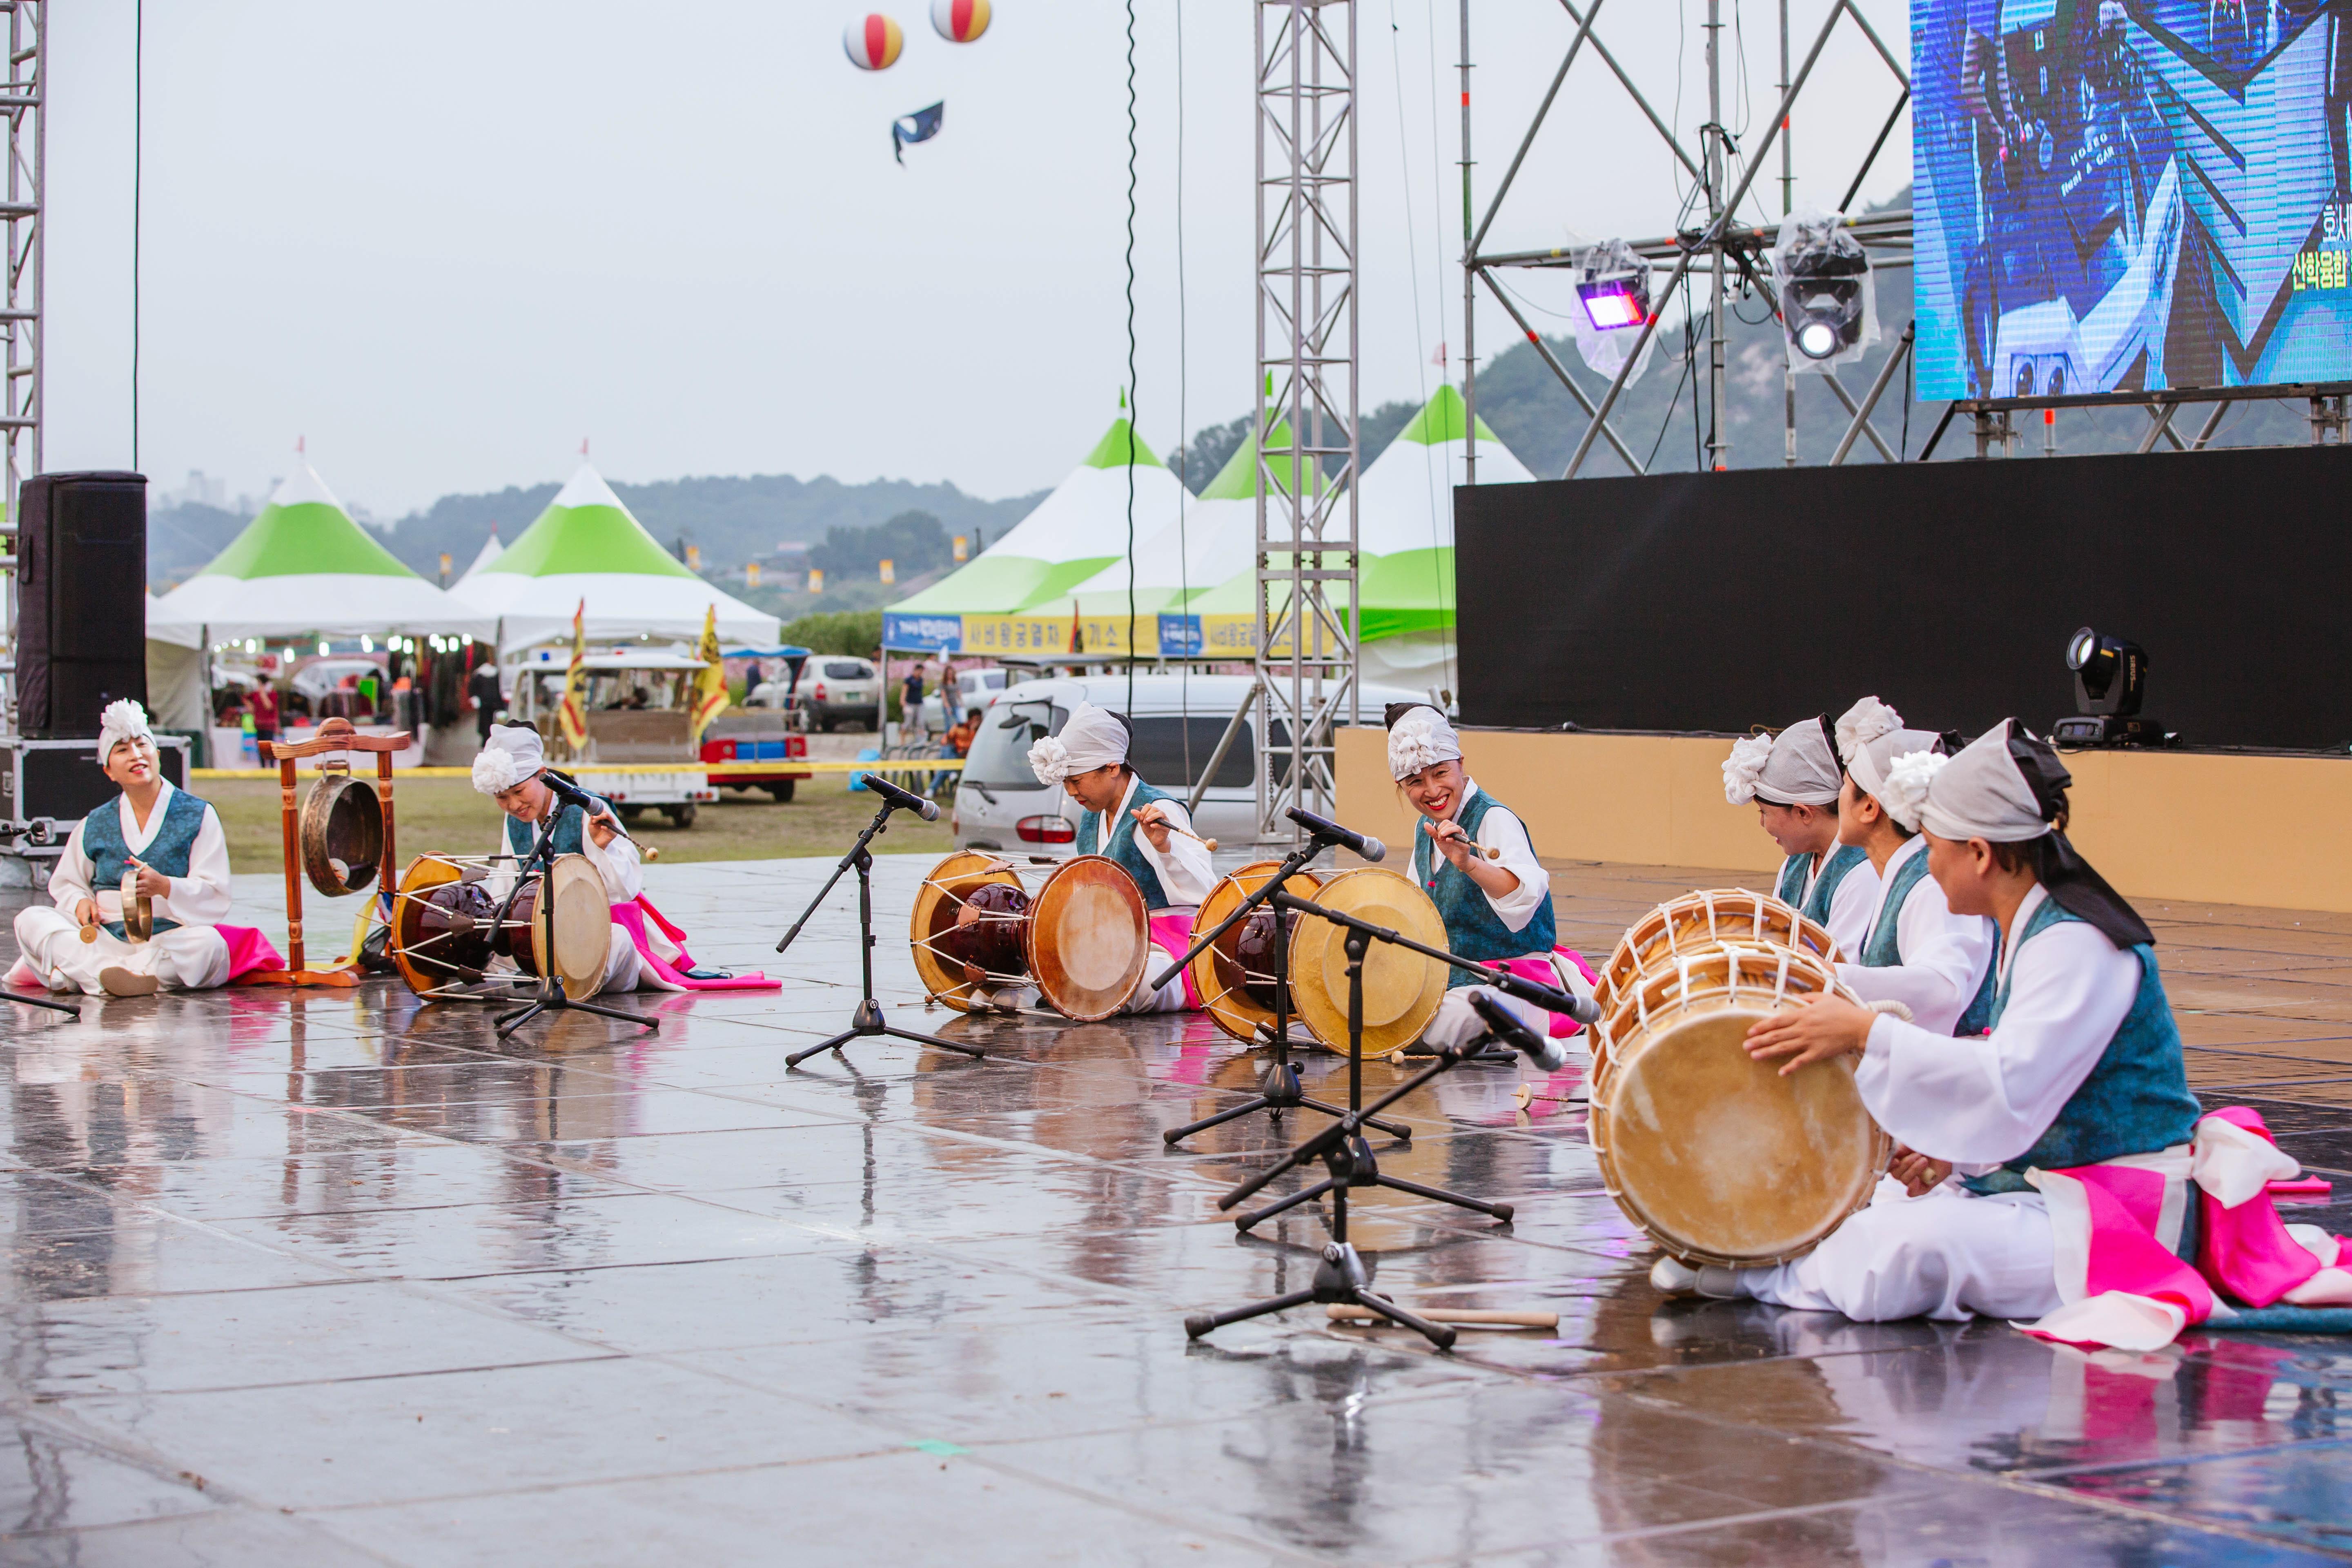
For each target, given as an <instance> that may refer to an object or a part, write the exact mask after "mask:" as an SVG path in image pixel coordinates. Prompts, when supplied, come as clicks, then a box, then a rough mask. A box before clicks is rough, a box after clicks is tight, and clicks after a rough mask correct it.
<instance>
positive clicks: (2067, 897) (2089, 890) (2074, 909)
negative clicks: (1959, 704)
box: [2009, 723, 2156, 948]
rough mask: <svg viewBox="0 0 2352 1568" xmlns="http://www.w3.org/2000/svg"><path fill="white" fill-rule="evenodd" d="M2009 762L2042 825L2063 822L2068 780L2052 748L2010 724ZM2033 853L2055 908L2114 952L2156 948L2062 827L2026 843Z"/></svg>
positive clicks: (2035, 869)
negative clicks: (2091, 929)
mask: <svg viewBox="0 0 2352 1568" xmlns="http://www.w3.org/2000/svg"><path fill="white" fill-rule="evenodd" d="M2009 760H2010V761H2011V763H2015V764H2016V767H2017V772H2018V774H2019V776H2020V777H2021V778H2023V779H2024V780H2025V785H2026V787H2027V788H2028V789H2030V790H2032V792H2033V803H2034V805H2037V806H2039V807H2040V808H2041V810H2042V820H2043V821H2044V822H2048V823H2052V824H2057V823H2060V822H2063V813H2064V812H2065V810H2066V789H2067V786H2069V785H2070V784H2073V783H2074V775H2073V774H2072V773H2068V772H2067V771H2066V764H2065V763H2062V762H2060V761H2059V760H2058V752H2057V750H2056V748H2054V747H2053V746H2052V745H2051V744H2050V742H2047V741H2044V740H2042V739H2041V738H2040V737H2038V736H2035V735H2032V734H2030V733H2028V732H2027V731H2026V730H2025V728H2024V727H2023V726H2022V725H2020V724H2016V723H2011V725H2010V729H2009ZM2026 847H2027V848H2029V849H2030V850H2032V854H2033V874H2034V876H2035V877H2036V878H2038V879H2040V880H2041V883H2042V886H2043V887H2044V888H2047V889H2049V890H2050V896H2051V898H2052V899H2053V900H2056V902H2057V904H2058V907H2059V908H2060V909H2063V910H2065V911H2066V912H2067V913H2068V914H2070V915H2076V916H2080V917H2081V918H2082V919H2083V920H2084V921H2089V922H2090V923H2091V924H2092V925H2095V926H2096V927H2098V928H2099V931H2100V933H2101V934H2102V935H2104V936H2105V938H2106V939H2107V940H2108V941H2109V942H2114V943H2115V944H2116V946H2117V947H2119V948H2122V947H2137V946H2138V945H2139V944H2140V943H2142V942H2146V943H2147V944H2148V945H2149V946H2151V947H2152V946H2154V945H2155V944H2156V933H2155V932H2154V931H2149V930H2148V929H2147V921H2144V920H2142V919H2140V917H2139V911H2138V910H2135V909H2133V908H2132V907H2131V903H2130V901H2129V900H2126V898H2125V897H2124V896H2123V895H2122V894H2121V893H2118V892H2116V890H2115V889H2114V888H2113V887H2111V886H2109V885H2108V882H2107V879H2105V877H2102V876H2100V875H2099V873H2098V872H2097V871H2096V870H2095V869H2094V868H2093V867H2092V865H2091V863H2090V862H2089V861H2088V860H2085V859H2084V858H2083V857H2082V855H2081V853H2080V852H2078V851H2077V850H2076V849H2075V847H2074V845H2073V843H2071V842H2070V841H2069V840H2068V839H2067V837H2066V831H2065V829H2064V828H2063V826H2053V827H2052V828H2051V830H2050V831H2049V832H2048V833H2045V834H2043V835H2042V837H2039V838H2034V839H2030V840H2028V841H2027V844H2026Z"/></svg>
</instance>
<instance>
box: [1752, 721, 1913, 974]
mask: <svg viewBox="0 0 2352 1568" xmlns="http://www.w3.org/2000/svg"><path fill="white" fill-rule="evenodd" d="M1844 784H1845V767H1844V764H1843V763H1842V762H1841V761H1840V760H1839V757H1838V754H1837V750H1836V748H1835V747H1833V746H1832V745H1831V744H1830V727H1829V721H1827V720H1826V719H1818V718H1817V719H1807V720H1805V721H1802V722H1801V723H1796V724H1791V725H1790V726H1789V727H1788V728H1787V729H1785V730H1783V731H1780V733H1779V734H1777V735H1750V736H1748V738H1747V739H1746V740H1743V741H1739V742H1735V743H1734V744H1733V745H1732V748H1731V755H1730V756H1729V757H1727V758H1726V759H1725V760H1724V763H1723V794H1724V798H1725V799H1727V800H1728V801H1729V802H1731V804H1732V805H1747V804H1748V802H1749V801H1751V800H1752V801H1754V802H1755V803H1756V815H1757V817H1758V819H1759V821H1760V822H1761V823H1762V824H1763V827H1764V831H1765V832H1766V833H1768V834H1769V835H1770V836H1771V838H1772V842H1773V843H1775V844H1778V845H1779V846H1780V852H1781V853H1782V854H1783V855H1785V856H1787V857H1788V858H1787V859H1785V860H1783V861H1782V862H1781V863H1780V879H1779V880H1778V881H1776V882H1775V883H1774V884H1773V887H1772V892H1773V896H1774V897H1776V898H1778V899H1779V900H1780V901H1781V902H1782V903H1784V904H1789V905H1791V906H1793V907H1794V908H1796V909H1798V910H1801V911H1802V912H1803V913H1804V914H1805V915H1806V916H1807V917H1808V918H1810V919H1811V920H1813V921H1818V922H1819V923H1820V924H1821V925H1822V926H1824V927H1826V928H1827V929H1828V931H1829V933H1830V936H1831V938H1832V940H1834V941H1835V942H1837V944H1838V951H1839V952H1843V953H1847V954H1852V953H1854V952H1860V951H1861V949H1862V943H1863V939H1864V937H1865V936H1867V935H1868V934H1869V929H1870V928H1869V921H1870V908H1871V905H1872V904H1874V902H1876V901H1877V898H1878V873H1877V872H1876V871H1875V870H1874V869H1872V868H1871V864H1870V857H1869V856H1868V855H1866V854H1864V852H1863V851H1862V850H1860V849H1858V848H1855V847H1853V846H1851V845H1842V844H1840V843H1839V842H1838V836H1837V835H1838V809H1837V803H1838V795H1839V792H1840V791H1841V790H1842V789H1843V787H1844Z"/></svg>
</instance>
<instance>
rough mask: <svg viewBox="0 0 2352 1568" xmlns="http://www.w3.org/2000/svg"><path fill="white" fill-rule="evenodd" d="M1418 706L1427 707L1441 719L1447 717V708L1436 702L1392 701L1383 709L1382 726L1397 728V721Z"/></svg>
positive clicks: (1384, 727)
mask: <svg viewBox="0 0 2352 1568" xmlns="http://www.w3.org/2000/svg"><path fill="white" fill-rule="evenodd" d="M1416 708H1426V709H1428V710H1430V711H1431V712H1432V713H1434V714H1436V715H1437V716H1438V717H1439V718H1441V719H1443V718H1444V717H1445V710H1444V709H1443V708H1440V707H1439V706H1438V705H1437V704H1436V703H1434V702H1391V703H1390V704H1389V705H1388V706H1387V707H1385V708H1383V709H1381V727H1382V728H1383V729H1389V730H1393V729H1395V728H1396V722H1397V721H1398V720H1400V719H1402V718H1403V717H1404V716H1405V715H1406V714H1408V713H1410V712H1412V710H1414V709H1416Z"/></svg>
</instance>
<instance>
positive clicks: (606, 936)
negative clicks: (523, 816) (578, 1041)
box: [531, 855, 613, 1002]
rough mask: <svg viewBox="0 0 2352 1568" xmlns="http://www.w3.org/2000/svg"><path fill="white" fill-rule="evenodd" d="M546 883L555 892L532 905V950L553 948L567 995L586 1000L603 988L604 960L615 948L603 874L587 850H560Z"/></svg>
mask: <svg viewBox="0 0 2352 1568" xmlns="http://www.w3.org/2000/svg"><path fill="white" fill-rule="evenodd" d="M547 884H548V889H549V894H550V896H549V897H547V898H543V899H541V900H539V904H538V907H537V908H536V909H534V910H532V911H531V946H532V950H533V951H534V952H538V953H542V954H546V953H551V954H553V955H554V963H555V973H557V974H559V975H561V976H562V979H563V994H564V995H566V996H568V997H570V998H571V999H572V1000H573V1001H574V1002H579V1001H584V1000H585V999H587V998H588V997H591V996H593V995H594V994H596V993H597V992H599V991H602V990H603V989H604V960H605V958H606V957H607V956H608V955H609V954H610V952H611V951H612V942H613V906H612V905H611V904H610V903H608V902H606V901H605V898H604V876H603V874H602V873H600V872H599V871H598V870H597V869H596V867H595V864H594V862H593V861H591V860H590V859H589V858H588V857H587V856H585V855H558V856H557V857H556V858H555V859H554V862H553V863H552V864H551V866H550V867H549V868H548V873H547ZM541 962H542V963H544V962H546V960H545V959H541Z"/></svg>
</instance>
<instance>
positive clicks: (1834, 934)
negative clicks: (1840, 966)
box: [1806, 840, 1948, 1032]
mask: <svg viewBox="0 0 2352 1568" xmlns="http://www.w3.org/2000/svg"><path fill="white" fill-rule="evenodd" d="M1915 842H1916V840H1915ZM1836 853H1837V848H1836V847H1835V846H1834V845H1832V847H1831V848H1830V851H1829V854H1830V855H1834V854H1836ZM1827 858H1829V855H1818V856H1815V857H1814V858H1813V870H1812V874H1813V875H1814V876H1816V877H1818V876H1820V875H1821V872H1822V861H1823V860H1826V859H1827ZM1890 869H1892V868H1891V867H1890ZM1811 885H1812V884H1811V881H1810V880H1809V881H1808V882H1807V883H1806V887H1807V889H1811ZM1879 888H1880V882H1879V877H1878V868H1877V867H1875V866H1874V865H1872V864H1871V863H1870V862H1869V861H1868V860H1866V859H1865V860H1864V861H1863V863H1862V864H1861V865H1859V866H1856V867H1855V868H1853V870H1851V871H1848V872H1847V873H1846V874H1845V875H1844V876H1843V877H1842V878H1840V879H1838V885H1837V886H1836V887H1835V888H1833V889H1831V890H1830V909H1829V916H1828V918H1827V919H1825V920H1823V921H1822V926H1823V927H1824V928H1825V929H1827V931H1829V933H1830V940H1831V941H1832V942H1836V943H1837V944H1838V951H1839V952H1843V953H1846V954H1848V955H1850V956H1851V955H1853V954H1856V953H1859V952H1862V944H1863V943H1864V942H1868V941H1869V940H1870V922H1871V921H1873V920H1874V919H1876V918H1877V910H1878V894H1879ZM1947 1032H1948V1031H1947Z"/></svg>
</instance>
